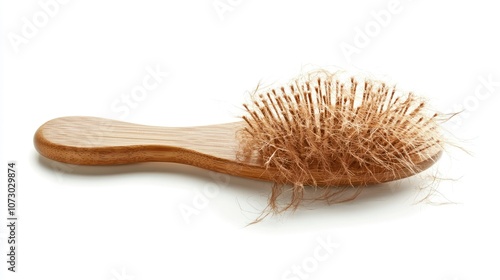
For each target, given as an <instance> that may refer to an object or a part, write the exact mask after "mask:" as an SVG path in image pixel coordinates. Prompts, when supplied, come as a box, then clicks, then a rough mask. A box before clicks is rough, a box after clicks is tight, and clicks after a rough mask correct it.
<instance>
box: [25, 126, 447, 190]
mask: <svg viewBox="0 0 500 280" xmlns="http://www.w3.org/2000/svg"><path fill="white" fill-rule="evenodd" d="M243 126H244V123H243V122H236V123H227V124H219V125H209V126H198V127H189V128H182V127H158V126H146V125H139V124H132V123H126V122H121V121H115V120H110V119H103V118H95V117H78V116H77V117H62V118H57V119H53V120H51V121H48V122H46V123H45V124H43V125H42V126H40V128H39V129H38V130H37V131H36V133H35V136H34V144H35V148H36V149H37V151H38V152H39V153H40V154H41V155H43V156H45V157H47V158H49V159H52V160H56V161H60V162H65V163H70V164H80V165H114V164H126V163H134V162H176V163H181V164H188V165H192V166H197V167H200V168H204V169H208V170H213V171H217V172H221V173H227V174H230V175H236V176H241V177H248V178H254V179H262V180H267V181H276V178H275V176H276V174H277V172H276V171H274V170H272V169H266V168H264V167H263V166H262V165H261V164H259V163H258V161H257V160H256V159H251V160H248V161H247V162H241V161H238V160H237V158H236V153H237V149H238V142H237V139H236V131H237V130H238V129H240V128H242V127H243ZM440 155H441V151H439V152H436V154H435V156H434V157H432V158H431V159H429V160H426V161H423V162H421V163H419V164H418V166H417V167H418V170H398V171H396V172H390V173H388V172H381V173H379V174H376V176H375V178H376V179H375V180H374V179H373V178H372V177H373V175H369V176H368V175H367V174H356V175H357V176H356V177H355V179H352V177H351V178H350V180H347V179H346V178H344V177H342V176H341V175H339V176H334V178H331V177H328V178H326V177H325V176H324V174H323V173H322V172H321V170H317V171H315V172H314V174H315V178H316V181H317V183H318V185H322V186H330V185H361V184H362V185H365V184H373V183H380V182H386V181H392V180H397V179H400V178H404V177H408V176H411V175H414V174H415V173H417V172H419V171H422V170H425V169H427V168H428V167H429V166H431V165H432V164H433V163H434V162H435V161H436V160H437V159H438V158H439V156H440ZM368 178H370V179H368Z"/></svg>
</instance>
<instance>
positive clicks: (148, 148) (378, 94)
mask: <svg viewBox="0 0 500 280" xmlns="http://www.w3.org/2000/svg"><path fill="white" fill-rule="evenodd" d="M243 108H244V110H245V115H244V116H243V117H242V120H241V121H240V122H234V123H226V124H217V125H208V126H198V127H186V128H182V127H159V126H146V125H139V124H133V123H127V122H121V121H115V120H110V119H103V118H96V117H82V116H72V117H62V118H56V119H53V120H50V121H48V122H46V123H45V124H43V125H42V126H40V128H39V129H38V130H37V131H36V133H35V136H34V144H35V147H36V149H37V150H38V152H39V153H40V154H41V155H43V156H44V157H47V158H49V159H52V160H56V161H60V162H65V163H70V164H79V165H115V164H127V163H135V162H175V163H181V164H188V165H192V166H197V167H200V168H204V169H209V170H213V171H216V172H222V173H227V174H230V175H235V176H241V177H247V178H253V179H260V180H266V181H271V182H274V186H273V189H272V194H271V196H270V207H271V208H272V209H274V210H276V209H277V208H278V207H277V205H276V199H277V197H278V196H280V195H281V194H282V192H283V190H284V188H285V186H291V190H292V192H291V195H292V197H291V200H290V202H289V203H288V204H287V205H286V207H284V208H283V209H288V208H290V207H292V208H296V207H297V206H298V205H299V203H300V201H301V200H302V198H303V197H304V187H306V186H313V187H322V188H323V190H324V193H322V194H321V196H320V197H321V198H324V199H330V198H333V197H335V196H336V195H338V194H339V187H346V186H347V187H356V186H360V187H362V186H367V185H373V184H378V183H383V182H388V181H394V180H398V179H401V178H405V177H409V176H412V175H415V174H417V173H419V172H421V171H423V170H425V169H427V168H429V167H430V166H431V165H432V164H433V163H435V162H436V161H437V160H438V159H439V157H440V155H441V154H442V150H443V139H442V136H441V133H440V131H439V121H440V115H439V114H438V113H434V112H430V110H429V108H428V106H427V103H426V101H425V100H423V99H421V98H419V97H417V96H416V95H415V94H414V93H412V92H408V91H402V90H400V89H399V88H397V87H396V86H395V85H389V84H388V83H386V82H384V81H381V80H377V79H371V78H368V77H359V76H356V75H350V74H348V73H346V72H341V71H339V72H333V73H332V72H328V71H316V72H313V73H309V74H306V75H302V76H300V77H298V78H295V79H293V80H292V81H290V82H289V83H288V84H287V85H284V86H280V87H276V88H271V89H267V90H264V91H261V92H255V93H254V94H253V95H252V96H251V100H250V101H249V102H248V103H247V104H244V105H243Z"/></svg>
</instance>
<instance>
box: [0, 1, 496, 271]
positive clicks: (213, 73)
mask: <svg viewBox="0 0 500 280" xmlns="http://www.w3.org/2000/svg"><path fill="white" fill-rule="evenodd" d="M464 2H466V1H460V2H459V1H440V2H439V3H437V1H430V0H428V1H424V0H422V1H410V0H401V1H399V2H398V1H396V2H391V1H389V0H383V1H380V0H377V1H313V0H310V1H284V0H283V1H245V0H241V1H236V0H232V1H230V0H220V1H214V0H206V1H168V2H167V1H152V0H145V1H88V0H87V1H76V0H74V1H71V0H70V1H66V2H64V4H63V2H62V1H61V2H54V1H49V0H40V1H2V4H1V8H0V9H1V29H2V32H3V33H2V36H1V38H0V40H2V42H1V44H0V47H1V52H2V58H1V65H2V69H1V71H2V72H1V85H2V88H1V100H0V102H1V129H2V131H1V151H0V155H1V161H0V165H1V166H2V167H1V168H0V173H1V178H2V180H1V186H2V187H1V204H0V207H1V208H0V213H1V215H0V216H1V217H2V226H1V227H0V234H1V238H0V241H1V249H2V251H1V255H0V260H1V262H0V263H1V265H0V273H1V274H0V277H1V279H54V280H55V279H74V280H77V279H106V280H110V279H113V280H121V279H136V280H141V279H214V278H217V279H229V278H232V279H306V278H307V279H326V278H328V279H440V280H462V279H499V278H500V271H499V270H498V264H499V263H500V257H499V252H500V239H499V238H498V237H499V236H500V230H499V227H498V223H499V218H498V214H499V213H500V203H498V200H499V198H500V188H499V186H498V176H497V174H496V173H497V172H498V171H497V167H498V165H497V159H498V156H499V152H498V145H497V144H498V138H497V136H498V134H497V133H496V132H497V130H498V124H497V121H498V118H499V115H500V114H499V110H498V108H499V105H500V104H499V101H500V96H499V95H500V69H499V62H500V54H499V53H500V52H499V50H500V43H499V40H498V30H497V29H498V26H500V20H499V17H498V10H497V8H496V5H494V4H493V2H492V1H467V3H469V4H464ZM45 3H52V4H51V5H45ZM54 3H56V5H54ZM214 4H215V6H214ZM216 7H217V8H216ZM49 14H50V15H49ZM387 15H389V16H387ZM377 19H378V21H377ZM30 24H33V25H34V29H33V26H31V28H30V26H29V25H30ZM23 32H24V33H23ZM315 67H322V68H330V67H339V68H342V69H348V70H353V71H354V70H362V71H366V72H369V73H373V74H374V75H377V76H380V77H384V78H387V79H388V80H389V81H392V82H397V83H398V85H399V86H400V87H401V88H404V89H408V90H413V91H415V92H416V93H418V94H420V95H422V96H425V97H427V98H428V99H429V100H430V103H431V104H432V105H433V106H434V107H435V108H436V109H438V110H439V111H442V112H452V111H460V110H463V112H462V114H461V115H460V116H459V117H457V118H455V119H453V120H452V121H450V122H449V123H448V124H446V125H445V128H446V129H448V130H449V131H450V132H451V133H452V134H453V135H454V136H455V138H453V139H452V141H453V143H456V144H458V145H459V146H461V147H463V148H465V149H466V150H467V151H468V152H470V155H469V154H467V153H465V152H463V151H461V150H460V149H455V148H452V147H451V146H449V148H447V152H446V154H445V155H444V156H443V158H442V159H441V160H440V161H439V163H438V164H437V166H436V167H437V171H436V169H434V170H432V171H430V172H427V173H426V174H424V175H423V176H421V177H418V178H415V179H413V180H410V181H409V180H403V181H401V182H396V183H391V184H384V185H381V186H376V187H374V188H372V189H371V190H370V191H368V192H366V193H364V194H363V195H361V196H360V197H359V199H358V200H356V201H353V202H350V203H345V204H340V205H333V206H326V205H323V204H321V203H320V204H313V205H308V206H306V207H303V208H301V209H299V210H298V211H296V212H295V213H294V214H291V213H288V214H285V215H282V216H278V217H269V218H268V219H266V220H264V221H263V222H261V223H259V224H257V225H252V226H246V225H247V224H248V223H250V222H251V221H253V219H254V218H256V217H257V215H258V214H259V213H260V211H261V210H262V209H263V208H264V207H265V205H266V200H267V194H268V193H269V191H270V184H269V183H264V182H260V181H254V180H249V179H242V178H236V177H225V176H214V174H212V173H209V172H208V171H206V170H200V169H197V168H192V167H187V166H180V165H175V164H161V163H160V164H156V163H148V164H135V165H127V166H119V167H81V166H69V165H62V164H57V163H55V162H52V161H50V160H46V159H44V158H42V157H40V156H39V155H38V153H37V152H36V151H35V149H34V147H33V142H32V138H33V134H34V132H35V131H36V129H37V128H38V126H40V125H41V124H43V123H44V122H45V121H48V120H50V119H52V118H56V117H60V116H67V115H89V116H98V117H107V118H113V119H118V120H123V121H129V122H135V123H141V124H150V125H161V126H191V125H205V124H215V123H224V122H230V121H234V120H237V118H238V117H239V116H240V115H241V114H242V111H241V104H242V103H243V102H245V100H246V99H247V96H248V93H249V92H250V91H252V90H253V89H254V88H255V86H256V85H257V84H258V83H259V82H261V83H263V84H265V85H271V84H273V83H275V82H278V83H279V82H281V81H284V80H287V79H289V78H293V77H294V76H296V75H298V74H300V73H303V72H304V71H307V70H308V69H314V68H315ZM155 68H158V69H159V70H160V72H168V77H160V79H159V81H160V82H158V86H157V87H156V88H155V89H154V90H150V91H147V93H146V95H144V96H141V98H139V99H141V100H139V99H138V98H137V95H135V97H134V95H133V92H134V89H136V87H137V86H141V83H142V80H143V79H144V78H145V77H146V76H147V75H148V70H147V69H155ZM485 81H486V82H485ZM488 81H489V82H488ZM127 97H128V98H135V100H134V99H132V101H133V103H131V104H133V105H125V103H122V101H121V98H127ZM8 160H15V161H16V162H17V167H18V177H19V183H18V200H19V202H18V217H19V221H18V223H19V226H18V251H17V255H18V263H17V270H18V272H16V273H11V272H9V271H7V267H6V259H7V257H6V251H5V249H6V243H7V242H6V237H7V228H6V227H5V225H4V224H6V220H5V218H4V217H5V215H6V209H7V206H6V204H5V202H6V196H5V195H6V183H5V182H6V175H5V173H6V163H7V161H8ZM434 172H439V173H434ZM433 174H438V176H440V177H441V178H443V180H441V181H439V182H438V183H439V184H438V186H437V191H438V192H439V193H441V194H442V196H438V195H435V196H434V197H433V198H432V199H433V200H432V201H433V202H435V203H434V204H437V203H440V202H446V201H448V200H451V201H452V202H454V203H452V204H444V205H434V204H430V203H415V202H416V201H417V200H418V196H419V192H418V190H417V189H418V187H419V186H422V185H425V184H428V181H425V180H426V178H427V177H429V176H430V175H433ZM435 194H438V193H437V192H436V193H435ZM181 209H191V210H192V211H193V210H194V211H193V212H192V213H191V214H192V215H186V214H185V215H183V214H182V213H183V212H182V211H181ZM193 213H194V214H193ZM325 242H326V243H328V242H330V243H332V244H331V245H332V246H331V248H329V249H328V250H326V249H325V248H324V243H325ZM322 244H323V245H322ZM322 246H323V247H322ZM319 254H320V255H319ZM298 270H300V271H302V272H300V273H296V272H294V271H298Z"/></svg>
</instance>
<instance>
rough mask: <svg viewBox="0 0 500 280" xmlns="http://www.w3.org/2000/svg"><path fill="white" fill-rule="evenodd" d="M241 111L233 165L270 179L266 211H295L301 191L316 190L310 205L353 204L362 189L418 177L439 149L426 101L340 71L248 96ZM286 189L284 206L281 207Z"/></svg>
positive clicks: (434, 119) (320, 73) (435, 118)
mask: <svg viewBox="0 0 500 280" xmlns="http://www.w3.org/2000/svg"><path fill="white" fill-rule="evenodd" d="M244 108H245V110H246V111H247V114H246V116H243V120H244V121H245V122H246V127H245V128H244V129H242V130H240V131H239V132H238V138H239V142H240V149H239V154H238V158H239V160H242V161H244V160H248V159H249V158H253V159H255V160H256V161H257V162H259V164H262V165H263V166H265V168H266V169H272V170H274V172H276V174H277V175H276V177H275V183H274V186H273V188H272V193H271V195H270V197H269V206H268V209H269V210H272V211H273V212H275V213H277V212H281V211H285V210H288V209H296V208H297V207H298V206H299V205H300V203H301V201H302V200H303V199H304V198H305V197H304V194H305V192H304V191H305V186H313V187H321V192H320V194H319V195H316V196H315V197H314V198H313V199H315V200H316V199H319V200H327V201H328V202H338V201H342V200H349V199H353V198H355V197H356V196H357V195H358V194H359V192H360V191H361V187H363V186H366V185H368V184H376V183H380V182H383V181H388V180H394V179H399V178H403V177H407V176H410V175H413V174H416V173H418V172H420V171H422V170H423V169H425V168H427V167H428V166H430V165H431V164H432V163H433V162H434V161H435V160H437V158H438V157H436V154H440V153H441V150H442V136H441V134H440V132H439V129H438V128H439V126H438V122H439V117H440V115H438V114H437V113H435V114H428V109H427V106H426V102H425V101H424V100H422V99H420V98H418V97H416V96H415V95H414V94H413V93H411V92H403V91H400V90H399V89H398V88H396V86H395V85H387V84H386V83H384V82H382V81H378V80H373V79H370V78H360V77H356V76H350V75H346V73H344V72H336V73H329V72H326V71H318V72H314V73H310V74H308V75H305V76H302V77H299V78H297V79H295V80H293V81H292V82H291V83H290V84H289V85H288V86H285V87H281V88H279V89H271V90H268V91H266V92H261V93H256V94H254V95H253V96H252V100H251V102H249V103H248V104H246V105H244ZM425 161H429V162H431V163H430V164H428V166H425V168H422V167H421V166H419V164H420V163H422V162H425ZM318 172H320V173H321V174H323V176H322V178H321V179H318V176H317V174H318ZM315 174H316V175H315ZM380 174H389V175H390V176H385V177H381V176H379V175H380ZM332 185H335V186H336V187H328V186H332ZM353 187H356V188H354V189H356V190H357V191H355V192H351V196H349V197H348V198H345V193H346V191H347V190H349V189H350V190H351V191H352V189H353ZM285 190H290V191H291V193H290V200H289V202H288V203H286V204H285V205H281V206H280V204H279V203H278V198H279V197H281V196H282V194H283V193H284V191H285Z"/></svg>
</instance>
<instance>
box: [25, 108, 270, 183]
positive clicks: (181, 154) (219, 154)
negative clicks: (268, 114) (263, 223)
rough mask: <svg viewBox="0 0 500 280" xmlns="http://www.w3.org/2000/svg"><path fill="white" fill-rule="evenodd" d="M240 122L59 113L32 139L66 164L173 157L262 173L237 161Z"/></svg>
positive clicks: (201, 164)
mask: <svg viewBox="0 0 500 280" xmlns="http://www.w3.org/2000/svg"><path fill="white" fill-rule="evenodd" d="M242 125H243V123H241V122H239V123H227V124H219V125H209V126H198V127H189V128H186V127H158V126H146V125H139V124H133V123H127V122H121V121H115V120H110V119H103V118H95V117H62V118H57V119H53V120H50V121H48V122H46V123H45V124H43V125H42V126H40V128H39V129H38V130H37V131H36V133H35V136H34V143H35V147H36V149H37V150H38V152H39V153H40V154H42V155H43V156H45V157H47V158H50V159H53V160H56V161H60V162H65V163H70V164H80V165H114V164H126V163H134V162H150V161H153V162H176V163H183V164H189V165H194V166H198V167H201V168H205V169H209V170H214V171H218V172H223V173H229V174H233V175H239V176H244V177H252V178H256V177H257V176H256V174H259V175H262V173H263V172H262V167H259V166H255V165H252V164H248V163H247V164H242V163H239V162H238V161H236V149H237V142H236V131H237V130H238V129H239V128H240V127H242ZM242 167H244V168H242ZM252 170H253V171H254V172H253V173H255V174H253V173H252Z"/></svg>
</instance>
